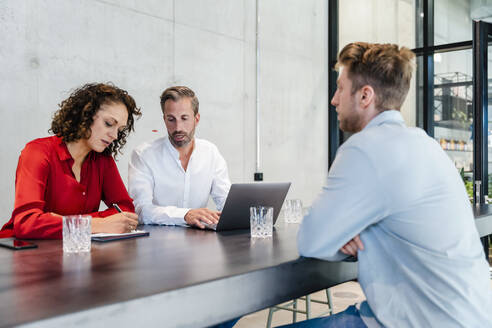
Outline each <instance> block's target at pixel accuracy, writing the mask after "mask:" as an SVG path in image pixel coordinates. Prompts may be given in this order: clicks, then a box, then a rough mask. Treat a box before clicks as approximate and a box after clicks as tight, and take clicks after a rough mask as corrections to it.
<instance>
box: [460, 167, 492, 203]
mask: <svg viewBox="0 0 492 328" xmlns="http://www.w3.org/2000/svg"><path fill="white" fill-rule="evenodd" d="M460 176H461V179H462V180H463V183H464V184H465V188H466V193H467V194H468V197H469V198H470V200H471V201H473V181H470V180H468V179H467V178H466V177H465V170H464V169H463V168H461V169H460ZM489 177H490V176H489ZM489 181H492V180H490V178H489ZM490 192H491V189H490V188H489V197H490Z"/></svg>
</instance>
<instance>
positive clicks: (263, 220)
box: [249, 206, 273, 238]
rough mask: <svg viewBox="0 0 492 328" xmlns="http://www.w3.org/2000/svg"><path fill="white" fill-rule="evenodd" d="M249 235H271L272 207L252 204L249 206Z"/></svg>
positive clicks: (254, 236)
mask: <svg viewBox="0 0 492 328" xmlns="http://www.w3.org/2000/svg"><path fill="white" fill-rule="evenodd" d="M249 214H250V216H249V219H250V226H251V237H253V238H267V237H271V236H272V235H273V207H270V206H253V207H250V208H249Z"/></svg>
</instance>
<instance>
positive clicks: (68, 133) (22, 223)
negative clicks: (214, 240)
mask: <svg viewBox="0 0 492 328" xmlns="http://www.w3.org/2000/svg"><path fill="white" fill-rule="evenodd" d="M140 115H141V113H140V109H139V108H137V107H136V104H135V101H134V100H133V98H132V97H131V96H130V95H128V93H127V92H126V91H124V90H121V89H119V88H117V87H115V86H113V85H109V84H101V83H99V84H86V85H84V86H82V87H80V88H79V89H77V90H75V91H74V92H73V93H72V94H71V95H70V97H68V99H66V100H64V101H62V103H61V104H60V109H59V110H58V111H57V112H56V113H55V115H54V117H53V121H52V123H51V129H50V131H51V132H53V133H54V134H55V135H54V136H52V137H47V138H40V139H35V140H33V141H31V142H29V143H28V144H27V145H26V147H25V148H24V149H23V150H22V152H21V155H20V157H19V162H18V164H17V172H16V178H15V204H14V210H13V212H12V218H11V219H10V221H9V222H7V223H6V224H5V225H4V226H3V228H2V230H1V231H0V238H1V237H10V236H15V237H17V238H24V239H61V238H62V216H63V215H73V214H89V215H91V216H92V232H93V233H98V232H110V233H122V232H128V231H131V230H133V229H134V228H135V227H136V225H137V223H138V218H137V215H136V214H135V213H134V212H135V208H134V207H133V203H132V199H131V198H130V196H129V195H128V192H127V190H126V188H125V185H124V184H123V181H122V180H121V177H120V174H119V172H118V169H117V167H116V164H115V162H114V159H113V157H112V156H115V155H116V154H117V153H118V152H119V151H120V149H121V147H123V145H124V144H125V143H126V137H127V136H128V134H129V132H130V131H133V129H134V117H136V116H140ZM101 200H102V201H104V202H105V203H106V205H107V206H108V209H107V210H105V211H99V204H100V202H101ZM112 204H118V205H119V207H120V208H121V209H122V210H123V212H122V213H118V212H117V211H116V210H115V209H114V207H113V206H112Z"/></svg>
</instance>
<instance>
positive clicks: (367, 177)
mask: <svg viewBox="0 0 492 328" xmlns="http://www.w3.org/2000/svg"><path fill="white" fill-rule="evenodd" d="M379 180H380V179H379V178H378V173H377V170H376V168H375V167H374V166H373V165H372V163H371V162H370V160H369V158H368V157H367V156H366V155H365V154H364V153H363V151H361V150H360V149H358V148H356V147H350V146H349V147H343V146H342V148H340V149H339V152H338V154H337V157H336V159H335V161H334V162H333V165H332V167H331V169H330V172H329V173H328V179H327V183H326V186H325V187H323V189H322V192H321V194H320V195H319V196H318V198H317V199H316V201H315V202H314V203H313V206H312V207H311V209H310V211H309V213H308V215H307V216H306V217H305V218H304V220H303V222H302V224H301V227H300V229H299V233H298V236H297V243H298V249H299V253H300V255H302V256H305V257H314V258H319V259H324V260H330V261H338V260H342V259H344V258H346V257H347V255H345V254H343V253H342V252H340V248H341V247H343V246H344V245H345V244H346V243H347V242H348V241H350V240H351V239H352V238H354V237H355V236H356V235H358V234H360V233H361V232H362V231H363V230H364V229H366V228H367V227H368V226H370V225H371V224H373V223H375V222H377V221H379V220H381V219H382V218H383V217H385V216H386V213H387V209H386V205H385V204H387V198H386V194H385V193H384V191H383V190H382V188H381V185H380V183H379ZM361 239H363V236H361ZM362 241H363V240H362Z"/></svg>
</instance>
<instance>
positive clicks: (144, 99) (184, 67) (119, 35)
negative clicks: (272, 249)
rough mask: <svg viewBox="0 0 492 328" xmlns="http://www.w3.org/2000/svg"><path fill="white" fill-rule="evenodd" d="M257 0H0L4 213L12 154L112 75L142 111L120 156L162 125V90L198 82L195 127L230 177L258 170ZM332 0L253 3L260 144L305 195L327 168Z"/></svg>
mask: <svg viewBox="0 0 492 328" xmlns="http://www.w3.org/2000/svg"><path fill="white" fill-rule="evenodd" d="M255 10H256V8H255V2H254V1H252V0H243V1H240V0H234V1H230V0H179V1H176V0H174V1H173V0H142V1H138V0H118V1H117V0H104V1H103V0H100V1H98V0H84V1H83V0H78V1H77V0H44V1H43V0H3V1H1V2H0V30H1V31H2V32H1V33H0V45H1V46H0V67H1V68H2V69H1V74H0V115H1V117H2V118H3V122H2V123H3V124H2V129H1V131H0V136H1V137H2V140H4V142H3V143H2V145H1V153H2V164H1V168H2V169H1V170H0V181H1V183H0V213H1V215H0V223H3V222H5V221H7V220H8V218H9V217H10V214H11V211H12V207H13V198H14V177H15V168H16V165H17V159H18V155H19V152H20V150H21V149H22V148H23V147H24V145H25V143H26V142H28V141H29V140H32V139H34V138H37V137H43V136H47V135H48V133H47V130H48V128H49V126H50V122H51V117H52V114H53V112H54V111H55V110H56V109H57V104H58V103H60V102H61V100H63V99H64V98H66V97H67V96H68V94H69V92H70V91H71V90H72V89H73V88H75V87H77V86H80V85H81V84H84V83H87V82H92V81H103V82H104V81H112V82H114V83H115V84H116V85H118V86H119V87H121V88H124V89H127V90H128V91H129V93H130V94H131V95H133V96H134V98H135V99H136V101H137V103H138V104H139V106H141V108H142V111H143V114H144V115H143V117H142V118H141V119H140V120H139V121H138V122H137V124H136V133H135V134H133V135H131V136H130V138H129V140H128V143H127V145H126V148H125V150H124V155H123V156H121V157H120V159H119V161H118V167H119V169H120V173H121V175H122V177H123V180H124V181H126V180H127V164H128V158H129V155H130V151H131V150H132V149H133V148H134V147H135V146H136V145H138V144H140V143H141V142H143V141H146V140H150V139H154V138H157V137H159V136H162V135H165V133H166V131H165V128H164V125H163V123H162V119H161V114H160V108H159V95H160V93H161V92H162V90H163V89H164V88H166V87H168V86H170V85H174V84H180V85H187V86H190V87H191V88H192V89H194V90H195V91H196V92H197V94H198V97H199V99H200V103H201V107H200V109H201V115H202V119H201V122H200V126H199V127H198V130H197V135H198V136H199V137H201V138H205V139H208V140H210V141H212V142H214V143H215V144H217V146H218V147H219V149H220V150H221V152H222V154H223V155H224V157H225V158H226V161H227V163H228V165H229V170H230V175H231V179H232V181H233V182H248V181H252V178H253V173H254V170H255V154H256V144H255V134H256V131H255V128H256V124H255V119H256V115H255V92H256V91H255ZM327 14H328V10H327V3H326V1H319V0H306V1H297V0H289V1H287V0H268V1H261V4H260V15H261V24H260V38H261V55H262V61H261V65H262V66H261V67H262V70H261V106H262V114H261V135H262V139H261V154H262V171H263V173H264V176H265V180H266V181H292V182H293V186H292V189H291V192H290V194H289V197H296V198H301V199H302V200H303V201H304V203H305V205H309V204H310V203H311V202H312V200H313V198H314V197H315V195H316V193H317V192H318V191H319V190H320V187H321V186H322V184H323V182H324V179H325V176H326V171H327V160H326V158H327V130H326V126H327V125H326V122H327V112H326V111H327V101H328V100H327V95H326V90H327V66H326V58H327V20H328V19H327ZM152 130H158V132H157V133H156V132H152Z"/></svg>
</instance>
